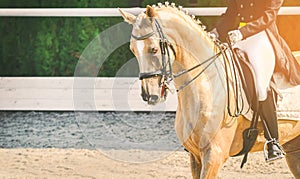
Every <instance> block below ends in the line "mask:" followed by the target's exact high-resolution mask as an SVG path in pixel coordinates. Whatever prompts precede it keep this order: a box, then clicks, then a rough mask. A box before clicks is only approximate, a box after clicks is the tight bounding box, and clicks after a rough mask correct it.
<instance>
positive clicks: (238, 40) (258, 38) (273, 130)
mask: <svg viewBox="0 0 300 179" xmlns="http://www.w3.org/2000/svg"><path fill="white" fill-rule="evenodd" d="M283 1H284V0H227V3H228V7H227V10H226V12H225V13H224V14H223V15H222V17H221V19H220V20H219V22H218V23H217V24H216V26H215V28H214V29H213V30H212V31H210V33H211V34H213V35H215V36H216V37H217V38H219V39H220V40H221V41H224V39H226V38H227V37H229V39H230V40H231V42H233V43H235V45H234V46H235V47H237V48H240V49H241V50H243V51H244V52H246V53H247V55H248V58H249V61H250V63H251V65H252V67H253V69H254V73H255V76H256V79H255V80H256V84H257V93H258V100H259V110H258V112H259V114H260V117H261V118H262V120H263V121H265V123H266V124H265V125H266V126H265V125H264V136H265V138H266V139H267V144H268V158H267V161H271V160H275V159H279V158H283V157H284V152H283V151H282V149H281V146H280V145H279V143H278V124H277V115H276V102H275V100H274V94H273V93H272V92H271V91H270V90H269V84H270V81H271V78H272V75H273V72H274V69H275V70H276V71H278V70H280V72H281V73H283V74H284V75H285V77H286V78H287V80H288V81H289V82H290V83H291V84H294V85H296V84H299V83H300V65H299V64H298V63H297V62H296V59H295V57H294V56H293V55H292V53H291V50H290V49H289V47H288V46H287V44H286V43H285V41H284V40H283V39H282V38H281V37H280V35H279V34H278V30H277V26H276V18H277V14H278V11H279V9H280V7H281V6H282V3H283ZM275 59H276V60H275Z"/></svg>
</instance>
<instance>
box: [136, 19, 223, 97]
mask: <svg viewBox="0 0 300 179" xmlns="http://www.w3.org/2000/svg"><path fill="white" fill-rule="evenodd" d="M154 24H155V28H156V30H153V31H151V32H149V33H148V34H145V35H142V36H136V35H133V34H131V37H132V38H134V39H136V40H146V39H148V38H150V37H152V36H153V35H154V34H156V33H158V34H159V46H160V50H161V59H162V68H161V69H159V70H157V71H153V72H143V73H140V74H139V79H140V80H143V79H147V78H153V77H161V79H162V80H161V84H160V85H161V86H162V88H163V89H164V90H166V89H169V83H170V82H171V81H172V80H174V79H175V78H178V77H180V76H182V75H184V74H186V73H189V72H191V71H193V70H195V69H197V68H199V67H201V66H203V65H204V64H206V63H208V65H207V66H206V67H204V68H203V69H202V70H201V71H200V72H199V73H198V74H197V75H196V76H195V77H193V78H192V79H191V80H189V81H187V82H185V83H184V84H183V85H181V86H180V87H179V88H178V89H177V90H176V91H177V92H179V91H181V90H183V89H184V88H185V87H186V86H188V85H189V84H191V83H192V82H193V81H194V80H196V79H197V78H198V77H199V76H200V75H201V74H202V73H203V72H204V71H205V70H206V69H207V68H208V67H209V66H210V65H211V64H213V62H214V61H215V60H216V59H217V58H218V57H219V56H220V55H221V54H222V53H221V52H219V53H217V54H215V55H214V56H212V57H210V58H208V59H207V60H205V61H203V62H202V63H200V64H198V65H196V66H194V67H192V68H190V69H187V70H183V71H181V72H179V73H177V74H173V73H172V64H171V56H170V50H169V49H171V50H172V52H173V54H174V56H175V58H176V51H175V49H174V47H173V46H172V44H171V43H170V42H169V40H168V39H167V38H166V36H165V34H164V32H163V30H162V28H161V25H160V24H159V22H158V21H157V19H154ZM167 68H168V69H167ZM169 90H170V89H169Z"/></svg>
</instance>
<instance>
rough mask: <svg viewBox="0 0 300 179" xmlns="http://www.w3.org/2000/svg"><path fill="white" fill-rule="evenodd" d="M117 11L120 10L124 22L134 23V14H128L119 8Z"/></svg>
mask: <svg viewBox="0 0 300 179" xmlns="http://www.w3.org/2000/svg"><path fill="white" fill-rule="evenodd" d="M119 11H120V13H121V15H122V17H123V19H124V21H125V22H128V23H129V24H133V23H135V21H136V16H135V15H133V14H130V13H128V12H125V11H123V10H121V9H119Z"/></svg>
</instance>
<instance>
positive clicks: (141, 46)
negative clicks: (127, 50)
mask: <svg viewBox="0 0 300 179" xmlns="http://www.w3.org/2000/svg"><path fill="white" fill-rule="evenodd" d="M136 48H137V57H138V59H139V60H140V62H139V63H140V64H139V66H140V71H141V72H145V70H146V69H144V65H143V63H144V62H143V59H144V56H145V55H146V54H145V53H146V52H145V51H144V50H145V43H144V41H143V40H137V41H136Z"/></svg>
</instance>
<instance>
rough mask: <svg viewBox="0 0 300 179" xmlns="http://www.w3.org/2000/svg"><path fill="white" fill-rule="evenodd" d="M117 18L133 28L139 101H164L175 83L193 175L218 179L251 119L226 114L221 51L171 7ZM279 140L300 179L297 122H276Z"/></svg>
mask: <svg viewBox="0 0 300 179" xmlns="http://www.w3.org/2000/svg"><path fill="white" fill-rule="evenodd" d="M120 12H121V14H122V16H123V18H124V20H125V21H126V22H128V23H130V24H132V25H133V30H132V37H131V41H130V48H131V50H132V52H133V53H134V55H135V56H136V57H137V60H138V63H139V68H140V80H142V97H143V100H145V101H147V102H148V103H149V104H152V105H154V104H156V103H158V102H161V101H163V100H164V99H165V98H166V96H167V89H168V88H169V86H168V83H169V81H170V80H174V83H175V87H176V88H177V90H178V92H177V95H178V108H177V112H176V119H175V129H176V133H177V136H178V138H179V140H180V142H181V143H182V144H183V145H184V147H185V148H186V149H187V150H188V151H189V152H190V160H191V170H192V175H193V177H194V178H217V175H218V172H219V170H220V168H221V167H222V165H223V163H224V162H225V161H226V160H227V159H228V158H229V157H230V156H233V155H235V154H237V153H238V152H239V151H240V150H241V149H242V145H243V141H242V140H243V139H242V132H243V131H244V130H245V129H246V128H248V127H249V125H250V122H249V120H248V119H249V117H250V116H251V115H249V114H250V113H251V112H247V109H246V107H244V108H245V109H244V110H243V114H244V115H240V116H238V117H231V116H230V115H229V113H228V110H227V106H228V104H227V99H229V101H230V103H233V104H235V101H234V100H235V98H233V97H230V98H227V91H228V90H227V88H226V74H225V70H224V63H226V62H225V61H223V60H222V58H221V56H220V53H219V52H220V49H217V48H216V46H215V44H214V42H213V40H212V39H211V38H209V37H208V35H207V32H206V31H205V29H204V28H203V26H201V25H199V23H197V21H196V20H195V19H194V17H193V16H188V15H187V13H186V12H183V11H182V9H181V7H179V8H177V7H175V5H174V4H171V5H169V4H168V3H166V4H165V5H162V4H159V5H158V7H154V6H153V7H150V6H147V9H146V11H145V13H141V14H139V15H138V16H135V15H133V14H130V13H127V12H124V11H122V10H120ZM199 64H200V65H199ZM186 69H187V70H186ZM283 81H284V80H283ZM282 83H283V82H282ZM230 84H231V83H230ZM230 86H231V87H230V88H229V89H230V90H229V91H230V93H233V92H232V91H233V90H232V85H230ZM285 86H287V84H285ZM289 87H291V85H290V86H289ZM298 93H300V91H298ZM231 96H232V95H231ZM292 99H293V98H292ZM296 100H299V99H296ZM297 107H299V106H297ZM231 108H233V107H232V106H231ZM247 118H248V119H247ZM258 127H259V136H258V138H257V141H256V143H255V145H254V147H253V148H252V150H251V152H255V151H262V150H263V146H264V142H265V139H264V137H263V129H262V124H259V125H258ZM279 134H280V143H281V144H283V146H284V149H285V151H286V153H287V154H286V160H287V163H288V165H289V167H290V170H291V171H292V173H293V174H294V175H295V176H296V178H300V136H299V134H300V121H297V120H279Z"/></svg>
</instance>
